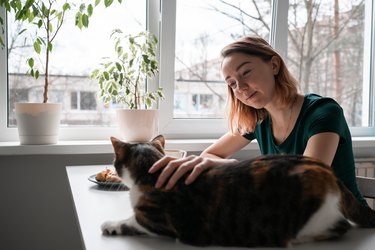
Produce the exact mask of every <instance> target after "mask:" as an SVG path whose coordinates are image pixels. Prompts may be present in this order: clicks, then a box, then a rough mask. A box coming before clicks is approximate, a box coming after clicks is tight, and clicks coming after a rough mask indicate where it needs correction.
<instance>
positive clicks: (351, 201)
mask: <svg viewBox="0 0 375 250" xmlns="http://www.w3.org/2000/svg"><path fill="white" fill-rule="evenodd" d="M338 185H339V187H340V190H341V194H342V199H341V211H342V213H343V214H344V216H345V217H346V218H347V219H349V220H350V221H352V222H354V223H355V224H356V225H358V226H359V227H364V228H375V211H374V210H372V209H371V208H370V207H368V206H365V205H363V204H361V203H360V202H359V201H358V199H357V198H356V197H355V196H354V195H353V194H352V192H350V191H349V189H347V187H346V186H345V185H344V184H343V183H342V182H341V181H338Z"/></svg>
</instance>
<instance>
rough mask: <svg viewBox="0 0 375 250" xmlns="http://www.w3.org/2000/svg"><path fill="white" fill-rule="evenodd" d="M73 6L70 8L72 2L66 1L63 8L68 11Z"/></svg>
mask: <svg viewBox="0 0 375 250" xmlns="http://www.w3.org/2000/svg"><path fill="white" fill-rule="evenodd" d="M70 9H71V8H70V4H69V3H65V4H64V5H63V10H64V11H67V10H70Z"/></svg>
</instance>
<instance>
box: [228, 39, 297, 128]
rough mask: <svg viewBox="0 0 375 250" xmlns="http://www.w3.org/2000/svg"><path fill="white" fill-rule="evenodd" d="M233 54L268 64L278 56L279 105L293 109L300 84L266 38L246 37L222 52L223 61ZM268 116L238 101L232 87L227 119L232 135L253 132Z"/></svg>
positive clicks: (264, 112)
mask: <svg viewBox="0 0 375 250" xmlns="http://www.w3.org/2000/svg"><path fill="white" fill-rule="evenodd" d="M233 53H243V54H247V55H251V56H256V57H259V58H260V59H262V60H263V61H265V62H268V61H270V60H271V59H272V58H273V57H274V56H276V57H277V58H278V59H279V61H280V69H279V72H278V73H277V75H275V88H276V93H278V94H277V102H278V103H279V105H281V106H286V105H289V104H290V103H291V102H293V101H294V98H295V96H296V95H297V93H298V81H297V80H296V79H295V78H294V77H293V76H292V75H291V73H290V72H289V70H288V68H287V67H286V64H285V62H284V60H283V59H282V58H281V56H280V55H279V54H278V53H277V52H276V51H275V50H274V49H273V48H272V46H271V45H269V44H268V43H267V42H266V41H265V40H264V39H263V38H260V37H244V38H241V39H239V40H237V41H235V42H233V43H231V44H229V45H227V46H225V47H224V48H223V49H222V51H221V56H222V58H225V57H227V56H229V55H231V54H233ZM267 115H268V112H267V111H266V110H265V109H264V108H263V109H255V108H253V107H250V106H248V105H245V104H243V103H242V102H241V101H240V100H238V99H237V98H236V97H235V95H234V93H233V90H232V88H230V87H229V86H228V100H227V119H228V125H229V129H230V131H232V133H235V132H240V133H241V134H244V133H247V132H253V131H254V129H255V126H256V124H257V123H259V122H262V121H263V120H264V118H265V117H267Z"/></svg>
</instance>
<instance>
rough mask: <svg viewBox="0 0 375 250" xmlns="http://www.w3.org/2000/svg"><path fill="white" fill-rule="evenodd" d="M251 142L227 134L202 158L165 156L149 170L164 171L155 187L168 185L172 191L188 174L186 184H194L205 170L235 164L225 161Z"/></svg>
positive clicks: (201, 156)
mask: <svg viewBox="0 0 375 250" xmlns="http://www.w3.org/2000/svg"><path fill="white" fill-rule="evenodd" d="M249 143H250V141H249V140H247V139H246V138H244V137H243V136H241V135H232V134H230V133H226V134H225V135H223V136H222V137H221V138H220V139H218V140H217V141H216V142H215V143H213V144H212V145H211V146H209V147H208V148H207V149H206V150H204V151H203V152H202V153H201V155H200V156H196V155H190V156H187V157H185V158H182V159H176V158H173V157H170V156H165V157H163V158H162V159H160V160H159V161H157V162H156V163H155V164H154V165H153V166H152V167H151V168H150V170H149V172H150V173H155V172H157V171H158V170H161V169H162V172H161V174H160V176H159V178H158V180H157V182H156V185H155V187H156V188H160V187H162V186H163V185H164V184H166V186H165V188H166V189H171V188H172V187H173V186H174V185H175V184H176V182H177V181H178V180H179V179H180V178H181V177H182V176H184V175H185V174H186V173H188V172H191V173H190V174H189V176H188V177H187V178H186V180H185V183H186V184H190V183H192V182H193V181H194V180H195V179H196V178H197V177H198V176H199V175H200V174H201V173H202V172H203V171H204V170H206V169H207V168H210V167H213V166H219V165H223V164H226V163H229V162H234V161H236V160H234V159H225V158H228V157H230V156H232V155H233V154H234V153H235V152H237V151H238V150H240V149H241V148H243V147H244V146H246V145H247V144H249Z"/></svg>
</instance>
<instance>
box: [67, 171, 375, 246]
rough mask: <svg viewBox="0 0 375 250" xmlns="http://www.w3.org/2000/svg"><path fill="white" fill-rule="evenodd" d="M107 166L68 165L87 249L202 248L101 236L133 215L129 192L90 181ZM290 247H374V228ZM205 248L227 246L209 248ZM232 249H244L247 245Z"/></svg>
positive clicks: (167, 241)
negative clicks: (109, 224) (108, 224)
mask: <svg viewBox="0 0 375 250" xmlns="http://www.w3.org/2000/svg"><path fill="white" fill-rule="evenodd" d="M105 167H111V166H110V165H108V166H105V165H97V166H68V167H67V168H66V170H67V174H68V178H69V182H70V187H71V191H72V195H73V200H74V204H75V210H76V214H77V218H78V222H79V226H80V230H81V236H82V239H83V242H84V245H85V248H86V249H87V250H103V249H111V250H117V249H118V250H146V249H147V250H151V249H153V250H154V249H157V250H169V249H179V250H185V249H190V250H192V249H201V248H199V247H193V246H189V245H185V244H182V243H180V242H178V241H175V240H171V239H169V238H152V237H146V236H136V237H134V236H104V235H102V232H101V230H100V226H101V224H102V223H103V222H104V221H106V220H119V219H125V218H128V217H130V216H131V215H132V210H131V207H130V203H129V194H128V191H117V190H116V189H102V188H100V187H99V186H98V185H96V184H95V183H92V182H90V181H88V177H89V176H90V175H93V174H96V173H98V172H99V171H102V170H103V169H105ZM291 248H292V249H296V250H307V249H309V250H310V249H319V250H346V249H348V250H375V229H352V230H350V231H349V232H348V233H347V234H346V235H345V236H344V237H343V238H341V239H340V240H337V241H324V242H314V243H307V244H301V245H295V246H292V247H291ZM202 249H207V250H214V249H215V250H216V249H228V248H223V247H206V248H202ZM229 249H231V250H232V249H237V250H243V249H244V248H229ZM253 249H254V248H253ZM259 249H266V248H259ZM273 249H275V248H273Z"/></svg>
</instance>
